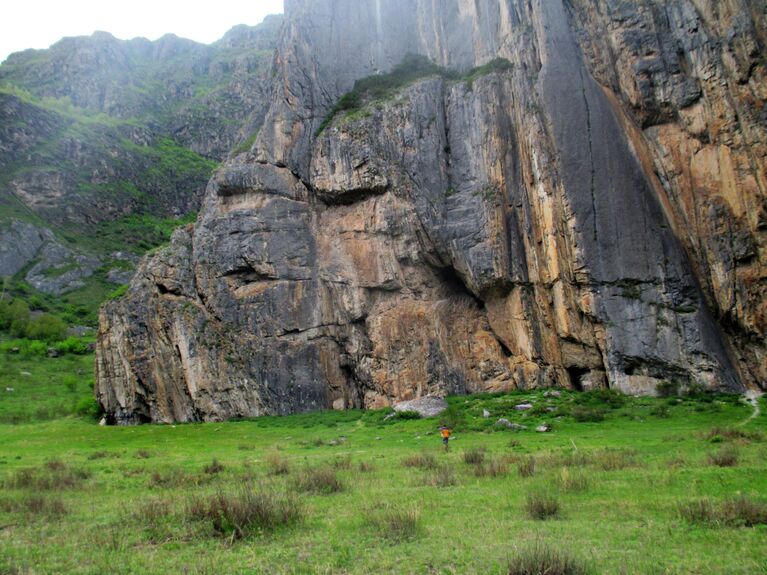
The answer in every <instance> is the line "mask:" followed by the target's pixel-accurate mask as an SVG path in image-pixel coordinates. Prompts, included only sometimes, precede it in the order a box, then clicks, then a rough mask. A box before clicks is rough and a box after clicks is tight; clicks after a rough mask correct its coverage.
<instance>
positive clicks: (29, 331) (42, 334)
mask: <svg viewBox="0 0 767 575" xmlns="http://www.w3.org/2000/svg"><path fill="white" fill-rule="evenodd" d="M66 333H67V324H66V323H64V321H63V320H61V319H59V318H58V317H56V316H55V315H51V314H48V313H43V314H40V315H38V316H37V317H33V318H32V319H30V320H29V322H28V323H27V325H26V328H25V330H24V334H23V335H24V337H28V338H29V339H38V340H41V341H49V342H53V341H60V340H62V339H64V336H65V335H66Z"/></svg>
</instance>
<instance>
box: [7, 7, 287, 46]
mask: <svg viewBox="0 0 767 575" xmlns="http://www.w3.org/2000/svg"><path fill="white" fill-rule="evenodd" d="M281 12H282V0H202V1H199V2H198V1H195V0H186V1H184V2H181V1H179V0H120V1H119V2H117V1H114V0H16V1H11V2H7V3H6V5H5V6H3V16H2V18H0V61H3V60H5V59H6V57H8V54H10V53H12V52H18V51H19V50H25V49H26V48H47V47H48V46H50V45H51V44H54V43H55V42H57V41H58V40H59V39H61V38H63V37H64V36H87V35H90V34H92V33H93V32H94V31H96V30H103V31H105V32H110V33H112V34H114V35H115V36H117V37H118V38H123V39H129V38H135V37H136V36H143V37H145V38H149V39H150V40H156V39H157V38H159V37H160V36H162V35H163V34H168V33H172V34H176V36H181V37H183V38H190V39H192V40H196V41H198V42H204V43H206V44H209V43H210V42H213V41H215V40H218V39H219V38H221V36H223V35H224V33H225V32H226V31H227V30H229V28H231V27H232V26H234V25H236V24H248V25H254V24H258V23H259V22H261V20H263V19H264V16H266V15H268V14H276V13H281Z"/></svg>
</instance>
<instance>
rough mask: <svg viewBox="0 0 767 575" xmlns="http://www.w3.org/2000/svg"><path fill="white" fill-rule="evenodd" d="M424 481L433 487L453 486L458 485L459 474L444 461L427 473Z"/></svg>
mask: <svg viewBox="0 0 767 575" xmlns="http://www.w3.org/2000/svg"><path fill="white" fill-rule="evenodd" d="M424 483H425V484H426V485H431V486H432V487H452V486H453V485H458V476H457V475H456V473H455V470H454V469H453V468H452V467H451V466H450V465H448V464H447V463H443V464H442V465H438V466H437V467H436V468H434V469H430V470H429V471H428V473H426V475H425V476H424Z"/></svg>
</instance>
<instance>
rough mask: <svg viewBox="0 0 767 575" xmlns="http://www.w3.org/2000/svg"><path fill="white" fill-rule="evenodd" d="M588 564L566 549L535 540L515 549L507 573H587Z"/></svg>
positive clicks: (566, 574)
mask: <svg viewBox="0 0 767 575" xmlns="http://www.w3.org/2000/svg"><path fill="white" fill-rule="evenodd" d="M588 573H591V569H590V568H589V566H588V565H587V564H586V563H585V562H584V561H582V560H581V559H580V558H578V557H575V556H574V555H572V554H570V553H569V552H567V551H564V550H562V549H556V548H554V547H551V546H549V545H546V544H544V543H541V542H536V543H534V544H533V545H530V546H528V547H526V548H523V549H521V550H519V551H517V552H516V553H515V554H514V557H513V558H512V559H511V561H510V562H509V572H508V575H588Z"/></svg>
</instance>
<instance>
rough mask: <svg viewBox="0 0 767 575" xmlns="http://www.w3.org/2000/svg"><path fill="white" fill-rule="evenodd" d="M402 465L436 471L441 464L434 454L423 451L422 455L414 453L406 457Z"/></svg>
mask: <svg viewBox="0 0 767 575" xmlns="http://www.w3.org/2000/svg"><path fill="white" fill-rule="evenodd" d="M402 465H404V466H405V467H417V468H419V469H436V468H437V466H438V465H439V463H438V462H437V458H436V457H435V456H434V454H433V453H429V452H428V451H422V452H421V453H414V454H413V455H408V456H407V457H405V458H404V459H403V460H402Z"/></svg>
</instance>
